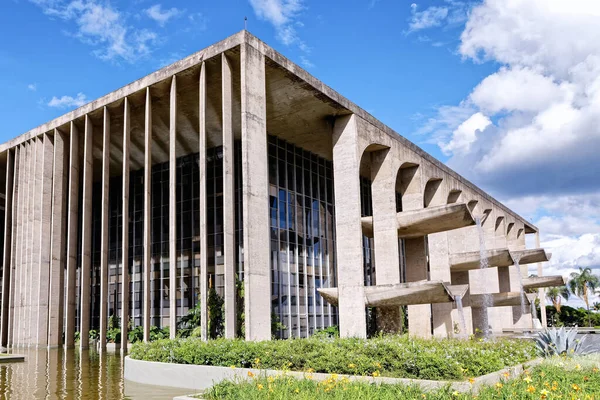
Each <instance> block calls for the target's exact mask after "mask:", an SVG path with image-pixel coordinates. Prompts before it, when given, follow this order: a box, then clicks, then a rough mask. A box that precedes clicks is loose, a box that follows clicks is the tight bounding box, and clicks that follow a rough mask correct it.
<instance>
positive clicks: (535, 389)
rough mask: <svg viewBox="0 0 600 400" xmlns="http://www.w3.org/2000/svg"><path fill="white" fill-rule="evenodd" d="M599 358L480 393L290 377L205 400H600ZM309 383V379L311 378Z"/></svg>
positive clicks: (549, 366) (247, 384)
mask: <svg viewBox="0 0 600 400" xmlns="http://www.w3.org/2000/svg"><path fill="white" fill-rule="evenodd" d="M594 360H597V358H596V359H594V358H583V359H579V358H574V359H572V360H570V361H566V360H565V359H564V358H555V359H549V360H547V361H544V363H542V364H541V365H539V366H538V367H535V368H533V369H532V370H531V371H526V372H525V373H524V374H523V375H521V376H520V377H516V378H514V379H511V380H508V379H506V378H505V379H503V380H502V381H501V382H499V383H497V384H495V385H491V386H484V387H482V388H480V390H479V392H478V393H474V392H467V393H459V392H456V391H453V390H452V389H451V388H450V387H446V388H444V389H439V390H433V391H423V390H422V389H420V388H419V387H417V386H406V385H389V384H379V385H378V384H370V383H367V382H351V381H349V380H348V379H346V378H340V377H338V376H337V375H335V374H333V375H331V376H330V377H329V379H327V380H326V381H323V382H316V381H313V380H312V379H308V378H306V379H302V380H296V379H294V378H292V377H289V376H286V375H285V373H284V374H282V375H280V376H278V377H265V376H256V377H250V378H248V379H246V380H243V381H239V382H231V381H225V382H222V383H220V384H217V385H215V386H214V387H213V388H211V389H210V390H208V391H207V393H205V394H204V395H203V397H202V398H204V399H206V400H216V399H224V400H228V399H231V400H233V399H249V400H263V399H265V400H266V399H269V400H276V399H298V400H309V399H311V400H312V399H315V400H321V399H327V400H329V399H335V400H351V399H352V400H361V399H365V400H366V399H382V400H387V399H389V400H392V399H431V400H442V399H444V400H445V399H473V398H477V399H480V400H487V399H589V400H594V399H600V372H599V369H598V368H599V367H600V363H599V362H598V361H594ZM309 377H310V376H309Z"/></svg>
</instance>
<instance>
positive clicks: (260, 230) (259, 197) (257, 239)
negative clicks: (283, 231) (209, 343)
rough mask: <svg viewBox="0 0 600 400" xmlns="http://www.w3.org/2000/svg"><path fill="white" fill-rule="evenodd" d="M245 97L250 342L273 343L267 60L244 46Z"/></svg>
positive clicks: (246, 287) (246, 291)
mask: <svg viewBox="0 0 600 400" xmlns="http://www.w3.org/2000/svg"><path fill="white" fill-rule="evenodd" d="M241 95H242V107H241V108H242V110H241V111H242V174H243V176H244V178H243V180H242V181H243V184H242V201H243V215H244V219H243V224H244V296H245V304H244V308H245V318H246V320H245V325H246V326H245V331H246V340H269V339H271V271H270V269H271V268H270V265H271V263H270V250H269V247H270V243H269V175H268V165H267V164H268V162H267V160H268V156H267V104H266V84H265V57H264V55H262V54H261V53H260V52H259V51H258V50H256V49H255V48H254V47H252V46H250V45H249V44H247V43H244V44H242V45H241ZM357 179H358V177H357ZM359 230H360V226H359ZM361 276H362V275H361Z"/></svg>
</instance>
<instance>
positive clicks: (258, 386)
mask: <svg viewBox="0 0 600 400" xmlns="http://www.w3.org/2000/svg"><path fill="white" fill-rule="evenodd" d="M256 387H257V388H258V390H263V388H264V386H263V385H261V384H260V383H259V384H258V385H256Z"/></svg>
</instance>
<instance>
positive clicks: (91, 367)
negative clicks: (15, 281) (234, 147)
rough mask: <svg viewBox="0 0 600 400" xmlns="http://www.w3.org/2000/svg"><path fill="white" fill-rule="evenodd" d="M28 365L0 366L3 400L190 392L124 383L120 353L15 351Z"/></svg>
mask: <svg viewBox="0 0 600 400" xmlns="http://www.w3.org/2000/svg"><path fill="white" fill-rule="evenodd" d="M14 353H15V354H23V355H25V362H20V363H7V364H0V398H1V399H11V400H12V399H15V400H16V399H23V400H32V399H69V400H70V399H90V400H96V399H106V400H119V399H134V400H135V399H144V400H147V399H172V398H173V397H174V396H178V395H182V394H186V393H189V389H188V390H185V389H184V390H178V389H172V388H162V387H158V386H148V385H140V384H136V383H132V382H125V381H124V380H123V359H122V357H121V356H120V355H119V354H118V353H117V354H114V353H103V354H99V353H97V352H95V351H83V352H80V351H79V350H62V349H52V350H33V349H31V350H29V349H15V351H14Z"/></svg>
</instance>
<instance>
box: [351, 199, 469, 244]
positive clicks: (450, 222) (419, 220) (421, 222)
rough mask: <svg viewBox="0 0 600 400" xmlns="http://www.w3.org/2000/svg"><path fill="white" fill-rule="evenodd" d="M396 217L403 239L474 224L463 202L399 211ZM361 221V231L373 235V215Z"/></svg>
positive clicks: (369, 235) (400, 235) (399, 234)
mask: <svg viewBox="0 0 600 400" xmlns="http://www.w3.org/2000/svg"><path fill="white" fill-rule="evenodd" d="M396 219H397V224H396V225H397V230H398V237H400V238H403V239H412V238H416V237H420V236H425V235H429V234H433V233H438V232H446V231H450V230H453V229H459V228H464V227H466V226H472V225H475V219H473V215H472V214H471V211H469V207H468V206H467V205H466V204H464V203H460V204H448V205H442V206H436V207H428V208H422V209H420V210H412V211H404V212H399V213H397V214H396ZM361 222H362V227H363V233H364V234H365V235H366V236H368V237H373V217H362V218H361Z"/></svg>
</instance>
